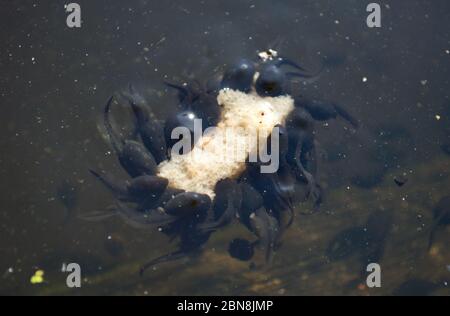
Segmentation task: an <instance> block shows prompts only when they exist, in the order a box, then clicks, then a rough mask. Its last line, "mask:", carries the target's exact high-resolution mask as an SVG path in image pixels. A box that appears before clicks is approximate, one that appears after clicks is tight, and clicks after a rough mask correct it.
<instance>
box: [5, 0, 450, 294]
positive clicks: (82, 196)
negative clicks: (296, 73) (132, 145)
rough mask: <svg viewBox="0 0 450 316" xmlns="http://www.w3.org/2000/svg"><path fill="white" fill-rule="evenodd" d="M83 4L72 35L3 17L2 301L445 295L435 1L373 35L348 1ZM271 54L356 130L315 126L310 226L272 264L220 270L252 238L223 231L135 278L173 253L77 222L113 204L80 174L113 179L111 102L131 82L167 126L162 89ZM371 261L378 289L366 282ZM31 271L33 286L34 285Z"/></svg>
mask: <svg viewBox="0 0 450 316" xmlns="http://www.w3.org/2000/svg"><path fill="white" fill-rule="evenodd" d="M79 3H80V5H81V6H82V8H83V25H82V27H81V28H80V29H76V30H75V29H67V28H66V26H65V25H64V21H65V18H64V17H65V15H64V14H65V13H64V9H63V7H60V5H59V4H56V3H55V4H51V5H50V4H31V3H29V2H28V1H24V0H21V1H15V2H14V5H13V3H4V4H2V10H1V12H2V14H3V15H4V16H2V18H1V19H0V26H1V29H2V30H6V29H8V30H9V31H8V33H7V34H6V33H5V32H4V33H2V40H3V41H2V43H3V44H2V45H3V46H2V47H3V49H2V50H1V52H0V69H1V73H2V78H0V82H1V84H0V100H1V104H3V105H4V106H3V110H2V116H1V119H2V124H0V129H1V131H2V134H1V135H2V137H1V138H0V143H1V145H2V155H1V157H0V174H1V177H0V188H1V192H2V194H1V195H0V201H1V202H2V203H1V205H2V206H3V207H2V209H1V210H0V218H1V227H2V228H1V230H0V258H1V259H0V275H1V276H0V277H1V280H2V281H1V282H0V293H1V294H136V295H147V294H148V295H156V294H169V295H171V294H174V295H175V294H216V295H224V294H274V295H296V294H299V295H301V294H313V295H324V294H331V295H335V294H351V295H385V294H399V295H414V294H418V295H449V294H450V291H449V288H448V283H447V282H449V281H450V280H449V279H450V275H449V273H450V272H449V270H448V266H449V265H450V252H449V248H448V240H449V234H450V231H449V225H448V222H449V221H448V205H449V203H448V202H446V201H447V200H448V194H449V192H448V188H449V187H450V178H449V176H450V165H449V152H450V150H449V144H450V134H449V131H450V129H449V126H450V125H449V124H448V123H449V117H450V107H449V105H450V101H449V96H448V78H449V71H450V67H449V63H450V61H449V58H450V57H449V56H450V55H449V50H450V47H449V44H448V43H449V35H450V34H449V33H448V31H447V29H448V27H446V26H447V25H446V21H448V20H449V16H448V15H449V14H450V10H449V9H450V8H449V5H448V3H447V1H444V0H436V1H433V2H430V3H428V2H422V1H417V2H416V1H409V2H408V3H406V2H405V3H395V5H394V4H389V5H387V4H386V5H384V6H383V27H382V28H381V29H378V30H373V29H368V28H367V27H366V26H365V14H366V12H365V4H364V3H362V2H361V1H356V0H345V1H339V2H331V1H326V0H323V1H304V2H301V3H299V1H285V2H283V3H280V2H277V1H258V2H251V1H243V2H240V3H228V2H217V3H216V1H211V2H209V1H208V2H205V3H201V2H199V3H189V4H188V3H186V2H185V1H171V3H170V4H165V3H163V2H156V1H145V0H142V1H138V2H136V3H133V4H127V3H125V2H123V1H95V2H93V1H79ZM422 38H426V41H425V40H420V39H422ZM280 39H281V41H280ZM275 42H281V43H282V44H281V50H282V51H283V55H286V56H292V57H293V58H294V59H296V60H301V63H302V65H306V66H308V68H311V69H317V68H319V66H320V64H321V63H322V61H324V64H325V65H326V67H327V68H326V70H325V71H324V72H323V73H322V75H321V77H320V80H317V81H315V82H313V83H311V84H308V85H303V84H297V85H295V89H297V90H298V91H299V93H302V92H305V93H307V94H308V95H311V96H316V97H317V98H320V99H329V100H336V101H339V103H340V104H342V105H343V106H344V107H345V108H347V109H349V110H350V111H351V113H354V114H355V116H357V118H358V120H359V121H360V122H361V127H360V129H359V130H358V132H357V133H354V132H352V131H351V130H350V129H349V128H347V127H345V126H344V124H342V122H335V121H331V122H329V123H323V124H317V129H318V131H317V139H318V140H319V141H320V143H319V144H318V151H319V153H320V157H321V159H322V160H323V163H322V168H321V170H319V172H320V177H321V182H322V183H323V184H324V187H325V193H326V196H325V200H324V204H323V205H322V206H321V209H320V212H318V213H315V214H314V215H310V216H304V215H303V216H302V215H299V216H297V219H296V221H295V223H294V224H293V227H292V228H291V229H290V230H289V231H288V232H287V233H286V235H285V236H284V238H283V242H282V243H283V245H282V247H281V248H280V249H278V250H277V253H276V254H275V257H274V260H273V263H272V264H271V265H270V266H265V267H260V266H255V265H253V264H250V262H249V261H245V260H239V259H235V258H231V257H230V256H229V253H228V252H229V250H230V249H229V246H230V241H232V240H233V239H235V238H237V237H238V238H240V239H238V240H251V236H249V233H248V232H247V231H245V230H244V229H242V228H241V227H239V226H238V225H230V226H229V227H227V228H226V229H224V230H222V231H219V232H217V233H216V234H215V235H213V237H212V238H211V240H210V241H209V242H208V244H207V246H206V249H205V251H204V252H203V253H202V254H200V255H198V256H193V257H190V258H185V259H183V260H181V261H178V262H171V263H168V264H165V265H161V266H157V267H156V268H154V269H152V270H149V271H148V273H147V274H146V275H145V276H144V277H140V276H139V274H138V270H139V267H140V265H141V264H142V263H144V262H147V261H148V260H149V259H151V258H155V257H158V256H160V255H163V254H165V253H167V251H168V250H172V249H174V248H175V245H174V244H173V243H170V241H169V240H167V239H166V238H164V236H162V235H161V234H159V233H158V231H157V230H156V229H155V230H141V229H136V228H134V227H130V226H128V225H126V223H123V221H121V220H120V218H116V217H111V218H109V219H106V220H103V221H100V222H98V221H96V222H91V221H85V220H80V219H79V217H80V216H82V215H83V214H87V213H94V212H103V211H104V210H106V209H107V208H108V207H109V206H110V203H111V197H110V194H109V193H108V192H106V191H105V190H103V189H102V187H101V186H99V185H97V183H96V182H95V179H93V177H92V176H91V175H90V174H89V171H88V170H89V169H90V168H93V167H98V168H99V170H116V172H115V173H116V174H115V175H116V176H117V177H122V176H123V174H122V173H121V172H120V171H119V168H118V167H117V165H116V160H115V158H114V157H113V155H112V153H111V149H110V148H108V146H107V145H106V143H105V141H104V139H103V138H102V136H101V134H100V133H98V129H97V122H98V119H99V115H101V111H102V108H103V106H104V105H105V103H106V101H107V99H108V98H109V97H110V95H111V94H112V93H113V92H114V91H118V90H120V89H122V88H124V87H127V86H128V84H129V83H133V84H134V85H135V86H137V87H139V90H140V91H144V92H145V94H146V95H145V96H146V98H148V99H149V100H152V102H153V103H154V104H155V105H156V106H154V108H155V109H156V110H157V112H158V113H156V114H158V115H167V114H168V113H170V112H171V111H172V110H173V109H174V108H175V106H176V100H174V98H173V93H172V92H171V91H168V90H167V88H165V87H164V86H163V84H162V82H163V81H171V82H184V81H187V80H189V79H190V80H192V78H197V79H199V80H200V81H203V80H206V79H207V78H210V77H212V76H214V75H217V74H218V73H220V72H221V71H223V69H224V66H225V64H227V63H230V62H232V61H234V60H236V59H238V58H240V57H249V56H250V57H251V56H254V53H255V51H256V50H258V49H265V48H267V47H269V46H270V45H271V44H272V43H275ZM364 78H365V79H364ZM123 132H124V133H128V132H130V131H123ZM405 180H406V181H405ZM399 183H401V185H399ZM310 208H311V205H309V204H303V205H297V206H296V210H297V211H299V213H300V211H301V212H302V213H303V211H308V210H310ZM306 213H307V212H306ZM430 236H431V237H430ZM430 240H431V242H430ZM235 245H236V244H235ZM238 250H239V251H238ZM233 251H235V252H234V253H235V256H234V257H240V258H245V256H248V253H245V252H246V251H248V249H247V248H246V247H243V248H242V249H234V250H233ZM373 260H376V261H379V263H380V264H381V267H382V287H381V288H380V289H368V288H367V287H366V286H365V282H364V279H363V276H364V275H365V274H364V272H365V271H364V265H365V263H366V262H368V261H373ZM69 262H77V263H79V264H80V265H81V267H82V273H83V277H84V278H83V285H82V287H81V288H80V289H69V288H67V287H66V286H65V276H66V275H65V274H64V273H63V272H61V267H62V265H63V264H64V263H69ZM37 270H43V271H45V274H44V280H43V282H42V283H39V284H30V277H31V276H32V275H34V274H35V272H36V271H37Z"/></svg>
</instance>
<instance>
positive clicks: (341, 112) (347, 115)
mask: <svg viewBox="0 0 450 316" xmlns="http://www.w3.org/2000/svg"><path fill="white" fill-rule="evenodd" d="M333 106H334V109H335V110H336V112H337V113H338V114H339V116H340V117H342V118H343V119H344V120H346V121H347V122H349V123H350V124H351V125H352V126H353V127H354V128H355V129H357V128H359V122H358V120H357V119H355V118H354V117H353V116H352V115H351V114H350V113H349V112H348V111H347V110H345V109H344V108H342V107H341V106H339V105H337V104H334V105H333Z"/></svg>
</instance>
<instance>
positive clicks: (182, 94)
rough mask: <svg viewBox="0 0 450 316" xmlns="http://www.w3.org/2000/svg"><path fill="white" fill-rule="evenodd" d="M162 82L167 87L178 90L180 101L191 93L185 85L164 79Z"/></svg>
mask: <svg viewBox="0 0 450 316" xmlns="http://www.w3.org/2000/svg"><path fill="white" fill-rule="evenodd" d="M164 84H165V85H166V86H168V87H169V88H172V89H175V90H177V91H178V99H179V100H180V102H183V101H184V100H186V99H187V98H188V97H190V95H191V93H190V92H189V89H188V88H186V87H183V86H179V85H176V84H173V83H170V82H167V81H164Z"/></svg>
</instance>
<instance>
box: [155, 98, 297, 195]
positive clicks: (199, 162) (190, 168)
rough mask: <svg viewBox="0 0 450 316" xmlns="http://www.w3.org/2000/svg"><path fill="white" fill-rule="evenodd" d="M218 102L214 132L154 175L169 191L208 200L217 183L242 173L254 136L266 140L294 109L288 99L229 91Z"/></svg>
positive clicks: (253, 146)
mask: <svg viewBox="0 0 450 316" xmlns="http://www.w3.org/2000/svg"><path fill="white" fill-rule="evenodd" d="M217 102H218V104H219V105H220V106H221V108H222V112H221V117H220V120H219V123H218V124H217V127H216V128H215V130H214V132H213V133H211V134H207V135H204V136H203V137H201V138H200V139H199V141H198V142H197V144H196V145H195V147H194V148H193V149H192V151H191V152H190V153H189V154H186V155H174V156H173V157H172V158H171V159H170V160H166V161H163V162H161V163H160V164H159V166H158V174H157V175H158V176H160V177H164V178H167V179H168V180H169V186H170V187H172V188H178V189H183V190H186V191H190V192H198V193H202V194H207V195H209V196H210V197H211V199H213V198H214V196H215V193H214V188H215V185H216V183H217V182H218V181H219V180H222V179H226V178H231V179H236V178H238V177H239V176H240V175H241V174H242V172H243V171H244V170H245V159H246V158H247V157H248V155H249V150H250V151H251V152H256V151H257V150H258V139H257V138H255V137H252V136H254V135H255V132H256V131H258V133H259V134H260V135H263V136H264V137H265V138H267V136H268V135H270V133H271V132H272V129H273V128H274V127H275V126H276V125H277V124H284V123H285V120H286V117H287V116H288V114H289V113H290V112H291V111H292V110H293V109H294V100H293V99H292V98H291V97H290V96H288V95H286V96H279V97H275V98H273V97H260V96H259V95H257V94H256V93H249V94H246V93H243V92H240V91H235V90H230V89H222V90H221V91H220V92H219V95H218V97H217ZM225 140H226V141H225ZM224 153H226V154H225V155H224ZM233 154H234V155H235V156H234V159H231V158H230V156H232V155H233ZM227 158H229V159H227Z"/></svg>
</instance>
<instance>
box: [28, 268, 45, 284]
mask: <svg viewBox="0 0 450 316" xmlns="http://www.w3.org/2000/svg"><path fill="white" fill-rule="evenodd" d="M42 282H44V270H36V272H35V273H34V275H33V276H32V277H31V278H30V283H31V284H40V283H42Z"/></svg>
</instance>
